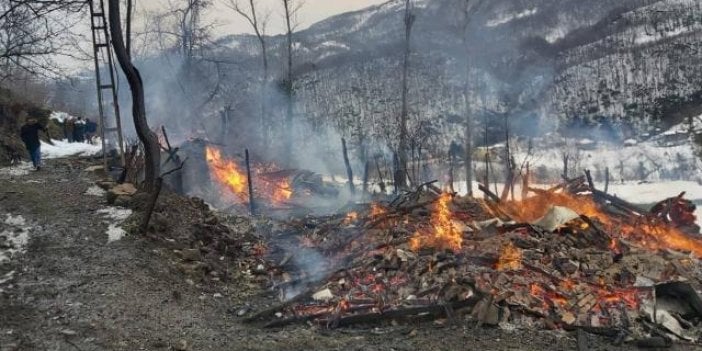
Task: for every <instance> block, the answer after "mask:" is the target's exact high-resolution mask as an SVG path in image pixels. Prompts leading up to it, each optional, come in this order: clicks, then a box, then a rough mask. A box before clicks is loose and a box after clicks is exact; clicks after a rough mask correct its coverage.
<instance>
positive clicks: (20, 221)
mask: <svg viewBox="0 0 702 351" xmlns="http://www.w3.org/2000/svg"><path fill="white" fill-rule="evenodd" d="M5 224H7V225H10V226H13V227H21V226H24V225H27V221H26V220H25V219H24V217H22V215H17V216H16V217H12V216H11V215H9V214H8V215H7V218H5Z"/></svg>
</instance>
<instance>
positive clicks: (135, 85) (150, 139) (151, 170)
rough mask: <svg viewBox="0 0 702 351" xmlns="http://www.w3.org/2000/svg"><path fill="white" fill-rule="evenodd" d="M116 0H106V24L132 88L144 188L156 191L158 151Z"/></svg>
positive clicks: (140, 82) (158, 166) (159, 156)
mask: <svg viewBox="0 0 702 351" xmlns="http://www.w3.org/2000/svg"><path fill="white" fill-rule="evenodd" d="M119 3H120V0H108V6H109V27H110V37H111V39H112V47H113V48H114V52H115V56H117V61H118V62H119V65H120V67H121V68H122V71H123V72H124V75H125V76H126V77H127V82H129V88H130V90H131V92H132V116H133V118H134V127H135V129H136V132H137V136H138V137H139V141H141V143H142V144H143V145H144V158H145V167H144V173H145V176H144V186H145V189H146V191H148V192H157V191H158V190H157V189H158V186H157V178H159V176H160V169H161V152H160V147H159V143H158V138H157V137H156V134H155V133H154V132H153V131H152V130H151V129H150V128H149V124H148V121H147V120H146V105H145V101H144V82H143V81H142V80H141V75H140V74H139V70H137V68H136V67H134V65H133V64H132V61H131V59H130V58H129V55H128V54H127V48H126V46H125V44H124V35H123V33H122V22H121V19H120V4H119Z"/></svg>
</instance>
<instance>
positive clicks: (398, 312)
mask: <svg viewBox="0 0 702 351" xmlns="http://www.w3.org/2000/svg"><path fill="white" fill-rule="evenodd" d="M482 299H483V295H482V294H480V293H476V294H475V295H473V296H471V297H469V298H468V299H466V300H462V301H456V302H449V303H443V304H434V305H429V306H411V307H404V308H398V309H394V310H388V311H383V312H372V313H363V314H356V315H350V316H345V317H340V318H337V319H327V320H320V322H326V325H327V326H328V327H330V328H338V327H348V326H352V325H358V324H378V323H382V322H389V321H392V320H403V319H413V318H418V317H421V318H441V317H444V316H446V315H447V311H452V310H458V309H461V308H466V307H473V306H475V305H476V304H477V303H478V302H479V301H480V300H482ZM447 307H448V308H447Z"/></svg>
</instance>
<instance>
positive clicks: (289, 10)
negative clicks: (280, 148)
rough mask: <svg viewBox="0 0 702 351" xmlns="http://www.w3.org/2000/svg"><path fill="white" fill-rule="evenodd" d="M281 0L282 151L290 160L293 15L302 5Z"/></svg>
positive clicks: (295, 1)
mask: <svg viewBox="0 0 702 351" xmlns="http://www.w3.org/2000/svg"><path fill="white" fill-rule="evenodd" d="M281 1H282V2H283V9H284V10H285V11H284V17H285V29H286V32H285V37H286V42H287V45H286V49H287V61H286V62H287V64H286V67H285V78H284V79H283V89H284V90H285V98H286V101H285V102H286V104H285V105H286V108H285V131H284V133H285V139H284V140H285V145H284V152H285V153H287V157H286V159H287V160H288V162H290V161H291V160H292V146H293V145H292V138H293V131H292V126H293V105H294V101H293V94H294V91H293V86H294V75H293V32H294V30H295V24H294V22H295V16H296V14H297V12H298V11H299V10H300V7H301V6H302V2H300V1H299V0H281Z"/></svg>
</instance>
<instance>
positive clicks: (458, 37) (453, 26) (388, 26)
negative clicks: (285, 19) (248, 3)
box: [86, 0, 702, 150]
mask: <svg viewBox="0 0 702 351" xmlns="http://www.w3.org/2000/svg"><path fill="white" fill-rule="evenodd" d="M413 3H414V9H413V14H414V15H415V17H416V22H415V24H414V27H413V30H412V36H411V57H410V69H409V77H410V83H409V101H410V104H411V105H410V119H411V121H412V123H411V125H412V127H411V131H410V132H411V134H412V138H413V139H414V140H415V141H416V142H417V143H418V144H419V143H421V144H423V145H425V146H426V147H429V148H432V147H436V148H437V149H441V150H446V148H447V147H448V144H449V143H450V142H451V141H457V142H459V143H460V142H461V139H462V135H463V131H462V130H463V123H464V121H465V118H464V116H465V115H466V113H471V114H473V115H474V119H475V121H476V125H475V126H474V129H475V131H474V135H475V136H476V139H477V140H478V141H480V142H486V141H487V142H490V143H492V142H497V141H500V139H501V138H502V136H503V135H504V133H503V132H502V130H503V129H504V126H505V125H509V127H510V129H511V130H512V131H513V132H516V133H517V134H524V135H534V134H543V132H548V131H553V130H556V129H561V130H562V131H563V130H566V129H567V128H574V127H587V128H588V129H590V128H592V127H599V128H600V129H603V130H605V131H607V135H610V136H612V137H615V138H618V139H622V138H629V137H633V136H636V135H639V134H641V133H642V132H643V131H645V130H646V129H649V126H652V125H656V124H662V126H666V125H669V124H673V123H678V122H680V121H681V120H682V119H683V118H685V117H687V116H689V115H692V114H695V115H699V114H700V113H702V107H701V106H702V88H701V87H702V71H700V70H699V68H698V67H699V66H700V63H701V60H702V50H701V49H702V40H701V39H702V3H701V2H699V1H696V0H659V1H654V0H621V1H610V0H590V1H582V0H491V1H483V2H482V4H481V5H478V6H477V7H475V8H473V9H471V12H470V15H469V16H468V19H469V20H468V21H467V22H466V21H465V19H464V17H463V16H462V10H463V9H462V7H465V1H461V0H417V1H413ZM303 10H304V8H303ZM403 18H404V3H403V2H400V1H390V2H387V3H384V4H381V5H378V6H374V7H370V8H367V9H364V10H361V11H356V12H350V13H345V14H341V15H338V16H334V17H331V18H329V19H326V20H324V21H322V22H319V23H316V24H314V25H312V26H311V27H309V28H307V29H305V30H302V31H299V32H296V33H294V37H293V38H294V42H295V45H294V46H295V50H294V67H295V75H294V76H295V82H294V85H295V99H294V101H295V120H296V121H297V122H304V123H298V124H296V131H297V132H298V134H299V135H298V137H299V140H301V141H303V142H304V141H308V140H309V138H312V137H314V138H318V135H319V131H320V130H322V129H324V130H332V131H335V133H333V134H334V136H336V133H339V134H341V135H346V136H347V137H351V140H352V141H353V142H357V143H358V144H361V141H363V143H365V142H367V141H368V140H374V141H377V143H378V144H381V145H385V146H389V147H390V148H393V147H394V145H395V143H396V140H397V138H396V133H397V128H396V124H397V122H396V121H397V118H398V114H399V112H400V95H401V79H400V78H401V71H402V67H401V66H402V51H403V49H402V48H403V41H404V23H403ZM464 28H466V29H467V30H466V33H467V35H465V36H464V34H463V33H464V31H463V29H464ZM267 41H268V44H269V48H270V50H269V55H270V56H269V59H270V61H271V64H270V67H271V77H272V80H274V81H275V82H273V83H272V84H270V89H269V92H268V97H267V99H268V100H267V103H268V105H269V106H270V108H269V110H268V113H269V114H270V116H268V117H269V118H268V121H269V122H268V123H269V127H270V128H271V129H272V130H274V135H276V134H278V135H280V134H283V133H290V132H291V131H284V130H282V128H281V127H280V123H278V121H282V120H283V111H284V108H283V107H282V105H281V104H282V101H283V100H284V99H282V90H280V89H278V88H277V87H278V86H279V85H280V84H279V83H276V82H280V81H281V77H283V76H284V75H283V73H282V72H283V71H284V69H283V66H284V64H283V63H284V58H285V48H284V46H285V36H283V35H280V36H272V37H267ZM203 55H204V54H203ZM207 55H208V57H204V56H203V57H200V58H199V59H198V60H195V61H193V62H190V61H188V62H185V60H182V59H179V58H177V55H176V54H161V55H159V56H155V57H150V58H148V59H142V60H141V63H140V67H141V68H142V73H143V75H144V81H145V82H146V84H147V95H151V96H150V98H147V101H148V104H149V106H148V108H149V110H150V118H153V119H154V120H155V121H157V123H160V122H162V121H166V120H168V121H169V123H170V124H171V125H173V122H174V120H178V121H180V122H179V123H178V125H179V126H180V127H182V129H183V133H188V130H192V129H198V128H205V129H207V127H203V125H204V124H203V122H202V121H203V119H204V120H214V118H210V119H207V116H219V115H220V112H221V111H222V110H224V109H229V110H230V111H231V112H230V116H229V117H230V118H232V119H233V120H234V121H235V124H238V125H241V126H244V125H254V124H257V123H260V119H259V118H258V115H257V114H258V110H257V106H258V104H259V98H260V90H259V86H260V79H261V74H260V70H261V64H260V62H261V60H260V55H259V48H258V41H257V40H256V37H255V36H251V35H233V36H225V37H220V38H219V39H218V40H216V42H215V43H214V44H211V45H210V46H209V47H208V50H207ZM174 57H175V58H174ZM173 61H175V63H173ZM164 62H168V63H169V64H168V65H166V64H164ZM186 64H187V65H188V67H189V68H188V70H186V69H184V68H183V66H184V65H186ZM167 67H170V68H169V69H166V68H167ZM193 67H194V68H195V69H193ZM467 71H469V72H470V73H469V74H468V75H467V76H466V72H467ZM188 72H189V73H188ZM193 72H196V73H193ZM208 72H209V74H207V73H208ZM464 88H465V89H464ZM86 91H87V92H89V90H86ZM464 92H467V98H466V99H464ZM179 96H181V97H180V98H179ZM466 104H468V107H469V108H468V109H466ZM217 120H219V118H217ZM484 122H488V125H489V128H488V129H489V132H488V133H487V134H488V136H487V138H484V134H485V133H484V132H483V130H484V125H483V123H484ZM651 122H654V123H651ZM213 123H214V122H213ZM205 124H206V123H205ZM210 128H212V127H210ZM234 129H236V128H234ZM241 129H242V130H243V129H245V128H241ZM233 135H234V136H237V134H236V131H234V134H233ZM600 135H601V133H600ZM239 137H241V138H243V139H247V138H249V139H250V138H252V134H251V133H247V134H245V135H239ZM334 143H336V141H335V142H334Z"/></svg>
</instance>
